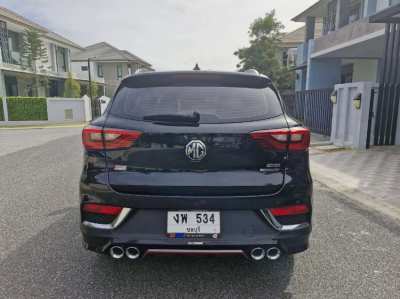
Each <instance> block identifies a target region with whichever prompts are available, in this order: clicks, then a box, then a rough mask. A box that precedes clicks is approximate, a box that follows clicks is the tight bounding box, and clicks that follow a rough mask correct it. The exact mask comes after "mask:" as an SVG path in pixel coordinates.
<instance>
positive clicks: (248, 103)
mask: <svg viewBox="0 0 400 299" xmlns="http://www.w3.org/2000/svg"><path fill="white" fill-rule="evenodd" d="M195 111H196V112H198V113H200V123H203V124H204V123H230V122H244V121H255V120H262V119H266V118H272V117H275V116H278V115H281V114H282V109H281V106H280V103H279V100H278V97H277V95H276V93H275V92H274V91H273V90H272V89H271V88H269V87H266V88H262V89H256V88H243V87H207V86H187V87H186V86H184V87H182V86H159V87H147V88H132V87H129V86H128V87H126V86H125V87H122V88H121V89H120V90H119V92H118V93H117V95H116V97H115V99H114V102H113V104H112V107H111V110H110V113H111V114H112V115H116V116H119V117H123V118H130V119H135V120H143V117H145V116H149V115H157V114H193V112H195Z"/></svg>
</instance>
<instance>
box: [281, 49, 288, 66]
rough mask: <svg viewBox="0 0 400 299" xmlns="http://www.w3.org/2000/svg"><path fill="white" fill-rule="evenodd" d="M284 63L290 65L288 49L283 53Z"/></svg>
mask: <svg viewBox="0 0 400 299" xmlns="http://www.w3.org/2000/svg"><path fill="white" fill-rule="evenodd" d="M282 64H283V65H284V66H288V52H287V51H286V50H284V51H283V53H282Z"/></svg>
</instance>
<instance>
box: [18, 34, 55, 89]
mask: <svg viewBox="0 0 400 299" xmlns="http://www.w3.org/2000/svg"><path fill="white" fill-rule="evenodd" d="M47 62H48V57H47V49H46V48H45V47H44V45H43V42H42V40H41V39H40V33H39V32H38V31H36V30H33V29H25V31H24V32H23V33H22V35H21V64H22V66H23V67H28V68H30V69H31V70H32V71H33V73H34V83H33V84H32V89H33V90H36V93H37V89H38V88H39V87H40V86H43V87H45V88H46V89H47V87H48V84H49V80H48V76H46V71H47V67H46V66H45V64H46V63H47Z"/></svg>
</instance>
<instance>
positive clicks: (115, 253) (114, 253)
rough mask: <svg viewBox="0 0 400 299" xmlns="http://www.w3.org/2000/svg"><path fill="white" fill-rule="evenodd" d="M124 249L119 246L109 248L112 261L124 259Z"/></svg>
mask: <svg viewBox="0 0 400 299" xmlns="http://www.w3.org/2000/svg"><path fill="white" fill-rule="evenodd" d="M124 254H125V252H124V249H123V248H122V247H121V246H113V247H111V248H110V256H111V257H112V258H113V259H116V260H119V259H122V258H123V257H124Z"/></svg>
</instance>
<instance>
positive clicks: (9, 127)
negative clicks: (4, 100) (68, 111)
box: [0, 123, 86, 130]
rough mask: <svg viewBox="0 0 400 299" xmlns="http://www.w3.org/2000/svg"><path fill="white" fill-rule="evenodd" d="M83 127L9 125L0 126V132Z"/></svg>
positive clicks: (79, 126) (67, 125)
mask: <svg viewBox="0 0 400 299" xmlns="http://www.w3.org/2000/svg"><path fill="white" fill-rule="evenodd" d="M84 126H86V123H75V124H54V125H10V126H0V130H30V129H57V128H83V127H84Z"/></svg>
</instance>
